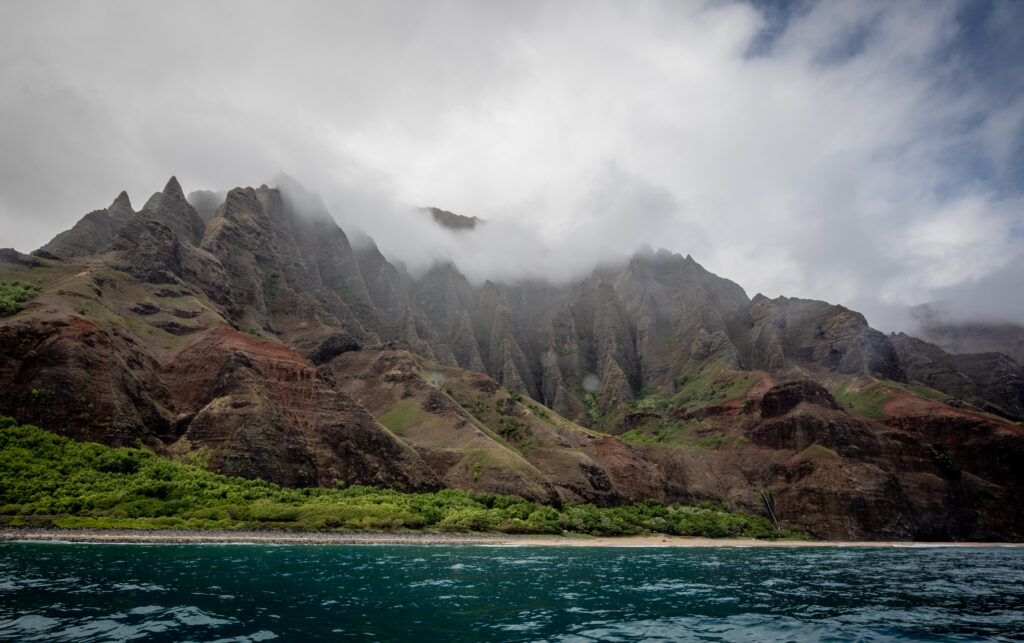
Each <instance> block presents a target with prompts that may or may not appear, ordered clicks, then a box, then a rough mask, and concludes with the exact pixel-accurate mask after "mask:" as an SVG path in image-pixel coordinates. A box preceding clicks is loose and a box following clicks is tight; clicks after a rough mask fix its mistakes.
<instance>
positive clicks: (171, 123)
mask: <svg viewBox="0 0 1024 643" xmlns="http://www.w3.org/2000/svg"><path fill="white" fill-rule="evenodd" d="M994 6H995V9H994V10H993V11H992V13H991V15H989V16H988V17H987V22H984V23H983V24H980V25H978V24H974V25H968V24H965V23H964V21H963V20H962V19H961V18H962V14H963V11H964V10H965V8H971V7H968V6H967V5H958V4H954V3H934V2H923V1H921V2H901V3H891V2H874V1H868V2H842V1H838V0H827V1H822V2H816V3H807V4H802V5H800V9H799V10H794V11H793V12H792V14H791V15H789V16H788V20H787V21H786V23H785V25H784V27H785V28H784V30H782V31H781V32H780V31H779V26H780V25H779V24H774V23H771V21H772V20H777V19H778V15H776V14H769V13H768V12H767V11H762V10H761V9H760V8H759V7H758V5H750V4H745V3H738V2H737V3H733V2H714V3H702V2H684V3H660V2H653V1H652V2H635V3H618V2H566V3H539V2H536V3H534V2H524V3H478V2H472V3H470V2H440V3H421V2H398V3H395V2H389V3H355V2H351V3H326V2H324V3H320V2H300V3H290V4H289V5H287V6H285V5H278V4H275V3H255V2H244V3H243V2H224V3H215V4H213V5H210V4H209V3H198V2H183V3H174V4H173V5H167V6H166V7H163V8H154V6H153V5H147V4H142V3H134V2H102V3H90V4H88V5H83V4H69V5H61V6H55V5H47V4H44V3H21V2H14V3H10V4H9V5H8V7H7V8H8V10H9V11H8V13H9V14H10V19H9V20H6V21H5V23H4V25H3V26H0V82H3V84H4V86H5V87H12V88H17V87H20V88H21V91H20V92H18V91H8V92H4V94H3V95H2V96H0V116H2V121H0V142H2V143H3V147H4V149H5V159H4V160H3V161H0V163H2V167H0V170H2V171H0V197H2V198H0V204H2V210H0V224H2V227H3V229H4V231H5V232H4V235H5V239H4V241H3V242H2V243H0V245H14V246H16V247H18V248H19V249H23V250H28V249H31V248H33V247H37V246H39V245H41V244H42V243H44V242H45V241H46V240H47V239H48V238H49V237H51V236H52V235H53V234H55V233H56V232H57V231H58V230H60V229H63V228H66V227H68V226H70V225H71V224H72V223H73V222H74V220H75V219H76V218H77V217H78V216H80V215H81V214H82V213H84V212H85V211H87V210H89V209H92V208H95V207H100V206H102V205H105V204H106V203H107V202H109V200H110V199H112V197H113V196H114V195H115V194H116V193H117V192H118V191H120V190H121V189H122V188H128V189H129V191H130V193H131V195H132V197H133V199H134V201H135V203H136V204H137V205H138V204H140V203H141V202H142V201H143V200H144V199H145V198H146V197H147V196H148V193H149V192H150V191H152V190H154V189H157V188H159V187H160V186H161V185H163V181H165V180H166V177H167V176H168V175H170V174H177V175H178V177H179V179H180V180H181V181H182V182H183V184H184V185H185V187H186V189H194V188H213V189H224V188H227V187H231V186H233V185H239V184H242V185H245V184H253V183H259V182H261V181H264V180H266V177H270V176H273V175H274V174H275V173H276V172H277V171H278V170H284V171H286V172H288V173H289V174H291V175H292V176H295V177H296V178H297V179H298V180H299V181H301V182H303V183H304V184H306V185H308V186H309V187H310V188H312V189H314V190H316V191H318V192H319V193H321V194H322V195H323V196H324V200H325V201H326V202H327V204H328V205H329V206H331V207H332V209H333V210H334V211H335V213H336V215H337V216H338V218H339V219H340V220H341V222H342V223H343V224H347V225H358V226H359V227H361V228H363V229H365V230H367V231H368V232H369V233H370V234H371V235H372V236H374V237H375V238H376V239H377V241H378V243H379V245H380V246H381V248H382V249H383V250H384V251H385V253H387V254H390V255H391V256H393V257H401V258H403V259H405V260H406V261H407V262H408V263H410V265H413V266H416V265H420V266H422V265H425V264H426V263H428V262H430V261H432V260H434V258H436V257H440V256H451V257H455V258H457V259H458V261H459V263H460V266H461V267H462V268H463V269H464V270H466V271H467V272H469V273H471V274H472V275H473V276H474V277H476V278H478V279H482V278H509V277H510V276H512V275H518V274H524V273H525V274H528V275H531V276H537V275H545V276H554V277H564V276H569V275H573V274H577V273H579V272H581V271H583V270H585V269H586V268H587V267H589V266H590V265H592V264H593V263H594V262H595V261H596V260H598V259H600V258H607V257H609V256H612V255H615V254H623V253H629V252H632V251H633V250H634V249H635V248H636V247H637V246H638V245H639V244H640V243H643V242H648V243H650V244H651V245H653V246H655V247H659V246H663V247H667V248H669V249H671V250H674V251H677V252H681V253H683V254H687V253H689V254H692V255H693V256H694V258H695V259H697V260H698V261H700V262H701V263H703V264H704V265H705V266H706V267H707V268H708V269H710V270H712V271H714V272H716V273H718V274H720V275H722V276H725V277H728V278H731V279H734V280H735V281H737V282H738V283H740V284H741V285H743V286H744V287H745V288H746V289H747V290H748V292H750V293H754V292H758V291H760V292H763V293H765V294H767V295H769V296H775V295H779V294H786V295H790V296H806V297H816V298H822V299H827V300H830V301H836V302H839V303H847V304H849V305H854V304H855V305H857V306H859V307H861V308H862V309H864V310H865V312H867V313H868V316H869V319H872V320H876V319H877V320H879V321H876V323H878V324H880V325H883V326H885V325H886V324H887V323H888V322H885V321H884V319H891V318H892V316H887V317H883V315H887V314H888V313H887V312H886V311H891V310H894V309H897V308H899V307H900V306H903V305H904V304H914V303H919V302H920V301H924V300H927V299H928V298H930V297H933V296H936V295H937V293H938V289H940V288H953V287H955V286H956V285H957V284H958V283H960V284H966V283H981V284H985V283H990V284H993V285H992V286H991V287H992V288H993V289H994V288H996V286H995V285H994V284H997V283H999V284H1002V283H1004V282H1003V281H999V280H989V281H985V278H986V275H989V274H995V273H998V271H1000V270H1003V269H1004V268H1005V267H1006V266H1008V265H1011V264H1013V262H1014V261H1015V257H1019V256H1021V254H1022V249H1021V247H1022V242H1021V237H1020V234H1021V233H1020V228H1021V226H1022V223H1021V221H1022V214H1021V213H1022V210H1021V200H1020V195H1021V191H1022V186H1021V184H1020V181H1019V178H1018V179H1016V183H1014V179H1013V178H1012V177H1013V174H1014V173H1013V171H1012V168H1013V166H1012V164H1013V163H1014V162H1015V161H1014V159H1015V158H1017V157H1018V156H1019V155H1020V154H1019V151H1018V150H1019V146H1020V143H1021V142H1022V137H1024V131H1022V122H1024V113H1022V112H1024V97H1022V96H1024V91H1021V88H1020V87H1019V86H1018V85H1013V84H1012V83H1008V82H1007V81H1006V79H1007V78H1013V77H1014V76H1015V74H1014V69H1017V70H1020V71H1021V72H1024V66H1022V63H1021V62H1019V61H1015V59H1014V57H1013V56H1002V57H997V56H989V57H987V58H986V57H984V56H982V55H981V54H979V53H978V52H977V51H973V50H972V49H971V47H974V46H980V45H978V43H979V42H980V43H983V44H984V46H986V47H993V48H996V49H998V47H1001V46H1004V45H1005V46H1007V47H1011V49H1012V47H1013V46H1016V45H1012V41H1013V39H1014V36H1013V30H1012V29H1007V27H1006V24H1005V23H1007V22H1008V21H1012V20H1011V19H1012V18H1013V16H1017V15H1019V14H1020V11H1018V10H1016V9H1014V8H1013V7H1012V6H1010V4H1009V3H996V4H995V5H994ZM1007 16H1010V18H1008V17H1007ZM968 28H973V29H976V30H978V33H979V34H980V36H978V37H977V38H974V39H973V40H972V39H971V38H966V37H965V35H964V34H965V30H967V29H968ZM773 29H774V30H775V32H776V37H775V38H774V40H771V39H769V40H768V41H762V40H761V39H762V38H763V37H764V34H765V33H767V31H771V30H773ZM766 30H767V31H766ZM755 41H757V42H759V43H761V46H760V48H759V49H758V50H757V51H756V52H755V53H756V55H752V56H751V55H748V54H749V53H750V52H751V47H752V43H754V42H755ZM972 43H973V44H972ZM993 43H994V44H993ZM1000 43H1002V44H1000ZM1006 43H1011V44H1006ZM996 49H993V51H996ZM983 53H984V52H983ZM989 53H991V52H989ZM986 55H987V54H986ZM982 59H984V60H985V65H984V69H985V70H986V73H990V74H991V78H998V79H999V82H998V83H996V82H995V81H992V80H991V78H990V79H989V80H986V79H985V78H980V77H979V73H978V69H980V68H981V67H979V64H980V63H978V61H979V60H982ZM972 65H973V66H972ZM1018 75H1019V74H1018ZM995 87H1002V88H1003V89H1000V90H999V91H1002V92H1004V94H1005V92H1009V94H1008V95H1000V96H998V100H997V99H994V98H993V92H994V91H996V89H994V88H995ZM1006 87H1009V89H1005V88H1006ZM410 205H436V206H439V207H443V208H445V209H448V210H452V211H455V212H458V213H461V214H466V215H475V216H480V217H483V218H485V219H488V220H489V221H490V222H491V224H490V225H488V226H485V227H483V228H481V230H480V232H479V234H477V235H475V236H476V239H475V241H474V243H472V244H467V243H466V238H465V236H458V235H451V234H449V233H447V232H443V231H438V230H436V229H434V228H433V227H432V226H431V225H430V223H429V220H426V218H422V219H418V218H413V219H412V220H410V217H409V213H408V210H409V206H410ZM37 222H41V223H37ZM1015 227H1016V229H1017V232H1016V233H1014V232H1013V230H1014V229H1015ZM982 291H983V292H982V293H981V294H980V295H979V296H976V297H973V298H972V302H973V303H972V305H973V306H975V307H976V310H977V311H978V312H979V314H980V313H984V312H986V309H987V308H992V309H993V310H994V309H995V308H998V307H999V304H998V303H997V302H998V301H999V300H1002V299H1005V298H1006V293H1004V292H998V291H996V290H992V291H991V292H985V289H984V288H983V289H982ZM943 292H946V291H945V290H943ZM986 302H989V303H986Z"/></svg>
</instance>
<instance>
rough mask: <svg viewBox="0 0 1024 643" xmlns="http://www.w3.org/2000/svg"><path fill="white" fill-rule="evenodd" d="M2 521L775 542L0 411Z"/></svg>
mask: <svg viewBox="0 0 1024 643" xmlns="http://www.w3.org/2000/svg"><path fill="white" fill-rule="evenodd" d="M0 516H2V517H0V520H2V521H3V522H6V523H8V524H11V525H21V524H37V525H38V524H52V525H56V526H59V527H99V528H104V527H105V528H114V527H120V528H136V529H156V528H187V529H241V528H276V529H299V530H398V529H418V530H427V531H500V532H504V533H538V534H551V533H562V532H563V531H569V532H577V533H588V534H595V535H626V534H636V533H644V532H658V533H667V534H679V535H691V536H710V537H726V536H745V537H758V538H774V537H777V536H778V535H779V534H778V532H776V531H774V530H773V529H772V527H771V525H770V524H769V523H768V521H767V520H766V519H765V518H763V517H760V516H753V515H749V514H740V513H730V512H728V511H726V510H724V509H723V508H722V507H717V506H712V505H707V504H705V505H701V506H699V507H686V506H680V505H678V504H672V505H668V506H666V505H664V504H662V503H661V502H658V501H646V502H643V503H639V504H635V505H632V506H628V507H614V508H607V509H600V508H596V507H594V506H593V505H576V504H569V505H564V506H563V507H561V508H560V509H556V508H553V507H545V506H541V505H536V504H533V503H529V502H525V501H523V500H521V499H519V498H515V497H509V496H499V495H495V494H474V493H473V492H471V491H470V492H466V491H456V490H444V491H440V492H437V493H429V494H401V493H397V492H394V491H390V490H381V489H373V488H369V487H351V488H347V489H285V488H281V487H278V486H277V485H274V484H271V483H268V482H264V481H262V480H243V479H241V478H228V477H225V476H221V475H217V474H214V473H211V472H209V471H205V470H203V469H200V468H198V467H194V466H189V465H185V464H181V463H177V462H173V461H170V460H165V459H163V458H160V457H158V456H156V455H154V454H152V453H150V452H148V451H144V450H141V449H111V448H108V447H104V446H101V445H98V444H92V443H79V442H74V441H71V440H68V439H66V438H62V437H60V436H57V435H55V434H52V433H49V432H47V431H44V430H42V429H39V428H37V427H34V426H20V425H18V424H17V423H16V422H15V421H14V420H12V419H10V418H0Z"/></svg>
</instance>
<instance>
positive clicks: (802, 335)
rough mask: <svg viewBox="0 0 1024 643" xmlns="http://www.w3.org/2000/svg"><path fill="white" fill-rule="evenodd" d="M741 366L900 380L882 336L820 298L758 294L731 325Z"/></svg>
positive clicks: (896, 359)
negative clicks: (861, 375)
mask: <svg viewBox="0 0 1024 643" xmlns="http://www.w3.org/2000/svg"><path fill="white" fill-rule="evenodd" d="M743 326H746V327H747V328H749V331H748V332H746V333H742V334H741V333H737V332H736V331H735V330H734V331H733V337H734V338H735V339H736V341H737V343H738V348H739V350H740V355H741V357H742V360H743V366H744V367H745V368H749V369H759V370H765V371H768V372H770V373H778V374H783V375H793V376H802V375H809V374H815V373H822V372H837V373H851V374H864V375H874V376H877V377H881V378H885V379H891V380H898V381H902V380H903V379H904V374H903V371H902V369H901V367H900V360H899V356H898V355H897V353H896V350H895V349H894V348H893V346H892V344H891V343H890V342H889V340H888V338H887V337H886V336H885V335H883V334H882V333H880V332H878V331H876V330H874V329H873V328H871V327H869V326H868V323H867V320H865V319H864V316H863V315H861V314H860V313H856V312H854V311H851V310H848V309H846V308H843V307H842V306H835V305H832V304H828V303H826V302H823V301H813V300H809V299H792V298H788V297H779V298H777V299H768V298H767V297H764V296H761V295H758V296H756V297H754V299H753V300H752V301H751V304H750V307H749V308H748V309H747V310H745V311H743V313H742V314H741V315H739V316H738V319H737V321H735V322H734V323H733V328H734V329H736V328H737V327H739V328H742V327H743Z"/></svg>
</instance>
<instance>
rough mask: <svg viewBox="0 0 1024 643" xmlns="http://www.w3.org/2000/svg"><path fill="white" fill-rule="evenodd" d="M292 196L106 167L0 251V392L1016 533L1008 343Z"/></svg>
mask: <svg viewBox="0 0 1024 643" xmlns="http://www.w3.org/2000/svg"><path fill="white" fill-rule="evenodd" d="M287 189H289V190H300V189H301V188H298V187H297V186H294V185H292V186H290V187H288V188H287ZM299 196H300V197H301V198H290V195H289V193H288V192H287V191H286V192H284V193H282V191H281V190H279V189H275V188H270V187H267V186H261V187H259V188H236V189H233V190H230V191H229V192H226V193H212V192H200V193H193V194H191V195H190V198H188V199H186V198H185V196H184V194H183V192H182V189H181V186H180V185H179V184H178V182H177V180H175V179H174V178H172V179H171V180H170V181H169V182H168V183H167V186H166V187H165V188H164V190H163V191H162V192H159V193H157V194H155V195H153V197H151V198H150V199H149V200H148V201H147V203H146V205H145V206H144V207H143V208H142V209H141V210H140V211H138V212H134V211H132V208H131V204H130V202H129V200H128V197H127V195H126V194H123V193H122V194H121V195H120V196H118V198H117V199H116V200H115V201H114V203H113V204H112V205H111V206H110V207H109V208H107V209H105V210H97V211H95V212H91V213H89V214H87V215H86V216H85V217H83V219H82V220H81V221H79V222H78V223H77V224H76V225H75V226H74V227H73V228H72V229H71V230H68V231H66V232H63V233H61V234H59V235H58V236H57V237H55V238H54V239H53V241H51V242H50V243H48V244H47V245H46V246H44V247H43V248H41V249H40V250H38V251H36V252H35V253H34V254H35V255H36V256H35V257H30V256H26V255H20V254H19V253H16V252H14V251H9V252H5V253H4V254H2V255H0V271H3V272H4V274H7V273H10V274H17V275H20V276H22V277H24V275H26V274H30V275H32V276H33V278H34V279H35V280H37V281H39V282H41V283H43V285H44V294H43V295H42V296H41V297H40V298H39V299H38V301H36V302H33V303H32V304H30V305H29V306H28V307H27V309H26V310H25V311H24V312H23V313H21V314H19V315H17V316H15V317H12V318H8V319H5V320H2V321H0V339H2V346H3V349H2V354H0V381H3V382H5V383H9V385H8V386H6V387H5V389H4V391H3V392H0V412H5V413H10V414H13V415H15V416H16V417H18V419H20V420H23V421H30V422H34V423H37V424H39V425H41V426H44V427H47V428H51V429H53V430H57V431H60V432H63V433H65V434H68V435H71V436H72V437H75V438H77V439H88V440H96V441H101V442H105V443H108V444H113V445H121V444H133V443H134V442H135V441H136V440H141V441H143V442H144V443H146V444H148V445H149V446H151V447H152V448H154V449H156V450H158V451H160V452H163V453H166V454H168V455H177V456H185V455H186V454H193V455H192V456H190V457H193V456H194V454H208V456H209V466H210V467H211V468H213V469H215V470H220V471H223V472H224V473H228V474H231V475H242V476H248V477H256V476H258V477H263V478H266V479H269V480H273V481H275V482H279V483H281V484H287V485H294V486H302V485H324V486H332V485H334V484H338V483H342V484H375V485H381V486H392V487H395V488H399V489H405V490H426V489H436V488H440V487H445V486H448V487H460V488H474V489H478V490H482V491H495V492H502V493H515V494H518V495H521V496H524V497H528V498H530V499H534V500H538V501H542V502H556V503H557V502H566V501H579V500H583V501H590V502H597V503H600V504H615V503H619V502H624V501H626V500H628V499H629V498H637V499H639V498H646V497H652V498H660V499H663V500H666V501H676V500H678V501H684V502H702V501H706V500H709V499H714V498H721V497H724V498H727V499H728V500H729V502H730V503H732V504H734V505H735V506H737V507H742V508H745V509H748V510H754V511H757V510H758V509H759V503H760V500H759V496H758V494H757V493H756V491H757V489H758V488H761V487H772V488H773V489H775V490H777V492H778V498H779V501H780V503H785V505H786V506H787V507H788V509H787V510H786V511H784V512H783V516H784V517H787V516H788V519H789V520H791V521H793V522H798V523H800V524H802V525H804V526H805V527H807V528H808V529H810V530H811V531H812V533H815V534H816V535H821V536H827V537H893V538H910V537H918V538H923V537H934V538H965V539H966V538H982V539H983V538H1006V537H1009V536H1011V535H1014V534H1016V536H1014V537H1017V538H1019V537H1021V536H1024V527H1022V525H1021V522H1022V521H1021V519H1020V516H1021V514H1020V512H1017V513H1013V512H1010V515H1009V516H1007V515H1006V512H1005V511H1004V512H1001V511H1000V509H999V506H1000V503H1002V505H1003V506H1004V507H1005V506H1010V505H1012V506H1014V507H1016V506H1017V505H1018V504H1019V502H1020V501H1019V500H1017V499H1015V498H1018V499H1019V498H1020V497H1024V496H1022V495H1021V494H1020V491H1021V490H1024V481H1022V480H1021V478H1020V474H1019V471H1020V470H1021V469H1020V467H1019V466H1018V465H1019V464H1021V463H1024V455H1022V446H1021V445H1022V444H1024V442H1022V439H1024V438H1022V434H1024V430H1021V429H1020V427H1017V426H1015V425H1013V424H1012V423H1009V422H1000V421H998V420H996V419H992V418H993V417H1002V418H1007V419H1012V420H1019V419H1021V418H1022V417H1024V398H1022V391H1024V378H1022V377H1021V368H1020V365H1019V364H1017V362H1016V361H1014V360H1013V359H1012V358H1010V357H1007V356H1005V355H999V354H980V355H951V354H949V353H946V352H945V351H943V350H942V349H941V348H939V347H936V346H934V345H931V344H928V343H926V342H923V341H921V340H916V339H914V338H911V337H907V336H905V335H898V336H886V335H884V334H882V333H879V332H878V331H875V330H874V329H872V328H870V327H869V326H868V324H867V322H866V320H865V319H864V317H863V316H862V315H860V314H859V313H856V312H854V311H850V310H848V309H846V308H844V307H842V306H836V305H832V304H828V303H825V302H820V301H809V300H801V299H793V298H786V297H779V298H776V299H768V298H766V297H763V296H761V295H757V296H755V297H754V298H753V299H750V298H748V297H747V295H746V293H745V292H744V291H743V289H742V288H740V287H739V286H738V285H737V284H735V283H733V282H731V281H729V280H726V279H723V278H720V277H718V276H716V275H714V274H711V273H710V272H708V271H706V270H704V269H703V268H702V267H701V266H700V265H699V264H698V263H697V262H696V261H694V260H693V259H692V258H691V257H689V256H687V257H682V256H679V255H675V254H672V253H668V252H665V251H660V252H650V251H644V252H641V253H638V254H637V255H635V256H634V257H632V258H631V259H630V260H629V261H628V262H626V263H624V264H622V265H619V266H615V267H608V266H605V267H601V268H598V269H595V270H594V271H593V272H592V273H591V274H590V275H588V276H587V277H586V278H584V279H582V280H580V281H579V282H577V283H569V284H561V285H555V284H547V283H539V282H519V283H514V284H505V283H492V282H486V283H484V284H482V285H474V284H472V283H470V282H469V280H467V279H466V277H465V276H464V275H462V274H461V273H460V272H459V271H458V269H457V268H456V267H455V266H454V265H452V264H450V263H438V264H437V265H435V266H434V267H433V268H432V269H431V270H430V271H428V272H427V273H426V274H424V275H422V276H418V277H414V276H412V275H410V274H409V273H407V272H406V271H404V269H403V268H402V267H401V266H400V265H398V266H396V265H394V264H392V263H391V262H389V261H388V260H387V259H386V258H385V257H384V256H383V255H382V254H381V253H380V251H379V250H378V249H377V247H376V246H375V245H374V244H373V243H372V241H370V240H361V241H360V242H359V243H358V244H353V243H351V242H350V240H349V237H348V236H347V235H346V234H345V232H344V231H343V230H342V229H341V228H340V227H338V225H337V224H336V223H335V221H334V220H333V219H332V217H331V215H330V214H329V213H328V212H327V211H326V209H325V208H323V207H322V205H319V204H317V202H316V200H315V199H312V198H310V197H309V195H299ZM190 201H191V202H190ZM297 204H303V205H297ZM310 204H313V205H310ZM431 213H432V215H433V216H434V217H435V219H436V220H437V222H438V224H439V225H442V226H445V227H449V228H455V230H453V233H454V234H463V235H471V234H472V231H473V229H474V227H475V226H476V225H478V224H479V221H478V220H476V219H472V218H469V217H459V215H454V214H451V213H447V212H445V211H442V210H436V209H435V210H431ZM449 215H450V216H449ZM452 217H458V218H452ZM469 221H471V222H472V225H469V224H468V223H467V222H469ZM25 271H29V272H27V273H26V272H25ZM32 271H35V272H32ZM58 293H59V294H58ZM741 384H742V386H740V385H741ZM920 386H926V387H930V389H929V390H930V391H932V392H931V393H929V395H930V396H931V398H929V399H927V400H926V399H923V398H921V397H918V396H915V395H913V394H911V393H910V392H909V391H912V390H915V389H914V387H920ZM830 390H833V391H837V393H836V395H837V396H838V395H839V393H838V391H841V392H842V393H843V395H846V396H847V397H849V396H851V395H853V396H854V397H856V399H857V400H861V401H863V400H867V401H869V402H871V403H872V404H874V406H870V405H869V406H867V407H863V408H861V407H856V406H854V407H851V408H855V409H860V410H859V411H858V412H856V413H855V412H851V410H850V408H848V407H847V406H844V405H841V404H839V403H838V402H837V400H836V398H835V397H833V393H831V392H830ZM652 393H656V395H654V396H653V397H652ZM857 396H860V397H857ZM851 399H852V398H851ZM658 400H661V401H660V402H659V401H658ZM858 403H860V402H858ZM847 404H851V402H847ZM980 412H985V413H989V414H991V415H990V416H989V417H986V416H982V415H979V413H980ZM865 414H866V415H865ZM563 418H567V419H563ZM570 420H574V421H576V422H579V423H582V424H585V425H590V427H591V431H590V432H586V431H584V430H582V429H580V428H578V427H576V426H575V425H574V424H572V422H570ZM593 429H597V430H598V431H594V430H593ZM615 435H617V436H619V437H614V436H615ZM965 436H967V437H965ZM986 454H991V461H990V459H989V457H988V456H987V455H986ZM1014 503H1016V504H1014Z"/></svg>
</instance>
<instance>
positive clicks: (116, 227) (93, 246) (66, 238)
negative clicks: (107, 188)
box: [36, 192, 135, 259]
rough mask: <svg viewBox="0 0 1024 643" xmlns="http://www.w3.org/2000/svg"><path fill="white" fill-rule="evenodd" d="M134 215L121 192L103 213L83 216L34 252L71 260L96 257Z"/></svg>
mask: <svg viewBox="0 0 1024 643" xmlns="http://www.w3.org/2000/svg"><path fill="white" fill-rule="evenodd" d="M134 214H135V212H134V211H133V210H132V204H131V201H129V199H128V194H127V193H126V192H121V194H119V195H118V196H117V198H116V199H114V202H113V203H111V204H110V206H109V207H108V208H106V209H104V210H94V211H92V212H90V213H89V214H87V215H85V216H84V217H82V218H81V219H79V220H78V222H77V223H76V224H75V225H74V226H73V227H72V228H71V229H70V230H66V231H64V232H61V233H60V234H58V235H57V236H56V237H54V238H53V239H52V240H51V241H50V242H49V243H47V244H46V245H44V246H43V247H42V248H40V249H39V250H37V251H36V253H43V255H44V256H53V257H59V258H61V259H71V258H74V257H84V256H88V255H92V254H96V253H97V252H99V251H100V250H102V249H103V248H105V247H107V246H108V245H109V244H110V243H111V242H112V241H113V240H114V237H115V236H116V235H117V233H118V232H120V231H121V228H123V227H124V226H125V224H126V223H128V220H129V219H131V217H132V215H134Z"/></svg>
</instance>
